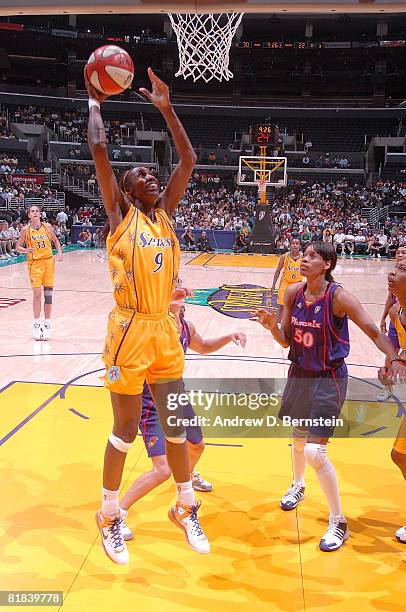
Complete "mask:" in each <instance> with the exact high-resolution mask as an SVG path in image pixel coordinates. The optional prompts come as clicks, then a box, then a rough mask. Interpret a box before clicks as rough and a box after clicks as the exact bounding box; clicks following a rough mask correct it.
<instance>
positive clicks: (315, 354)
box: [288, 283, 350, 372]
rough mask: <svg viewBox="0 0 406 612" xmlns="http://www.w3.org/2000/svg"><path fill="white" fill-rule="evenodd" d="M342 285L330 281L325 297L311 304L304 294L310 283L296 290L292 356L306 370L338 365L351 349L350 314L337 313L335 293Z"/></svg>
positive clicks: (292, 326)
mask: <svg viewBox="0 0 406 612" xmlns="http://www.w3.org/2000/svg"><path fill="white" fill-rule="evenodd" d="M338 286H339V285H337V284H336V283H330V284H329V285H328V287H327V289H326V292H325V294H324V295H323V297H322V298H320V299H319V300H316V301H315V302H311V303H310V304H308V303H307V302H306V298H305V295H304V292H305V289H306V285H304V286H302V287H301V288H300V289H299V291H298V292H297V294H296V297H295V301H294V303H293V308H292V314H291V323H290V351H289V356H288V358H289V359H290V360H291V361H292V362H293V363H295V364H296V365H297V366H298V367H299V368H302V369H303V370H311V371H313V372H323V371H325V370H331V369H336V368H338V367H339V366H340V365H341V364H342V363H343V361H344V359H345V358H346V357H347V356H348V354H349V352H350V342H349V333H348V317H347V316H344V317H336V316H335V315H334V313H333V296H334V292H335V290H336V289H337V287H338Z"/></svg>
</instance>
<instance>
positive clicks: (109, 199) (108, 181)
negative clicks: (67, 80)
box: [85, 75, 129, 234]
mask: <svg viewBox="0 0 406 612" xmlns="http://www.w3.org/2000/svg"><path fill="white" fill-rule="evenodd" d="M85 83H86V88H87V91H88V92H89V123H88V128H87V143H88V145H89V149H90V152H91V154H92V158H93V161H94V165H95V168H96V176H97V182H98V184H99V189H100V191H101V194H102V198H103V204H104V208H105V209H106V213H107V216H108V218H109V221H110V232H111V233H112V234H113V233H114V231H115V229H116V227H117V226H118V225H119V224H120V223H121V221H122V220H123V216H125V214H126V212H127V210H128V208H129V203H127V201H126V200H125V198H124V197H123V194H122V193H121V191H120V189H119V187H118V185H117V180H116V177H115V176H114V172H113V169H112V167H111V164H110V160H109V156H108V150H107V138H106V130H105V128H104V124H103V119H102V116H101V112H100V103H101V102H103V100H105V99H106V97H107V96H105V95H104V94H101V93H99V92H98V91H97V90H96V89H95V88H94V87H92V85H91V84H90V83H89V81H88V80H87V78H86V75H85Z"/></svg>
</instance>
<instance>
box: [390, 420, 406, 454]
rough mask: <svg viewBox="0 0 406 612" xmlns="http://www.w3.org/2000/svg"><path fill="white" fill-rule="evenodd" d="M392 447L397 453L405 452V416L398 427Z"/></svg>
mask: <svg viewBox="0 0 406 612" xmlns="http://www.w3.org/2000/svg"><path fill="white" fill-rule="evenodd" d="M393 448H394V449H395V451H397V452H398V453H404V454H406V417H403V419H402V422H401V424H400V427H399V431H398V437H397V438H396V440H395V444H394V445H393Z"/></svg>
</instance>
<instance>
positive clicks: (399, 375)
mask: <svg viewBox="0 0 406 612" xmlns="http://www.w3.org/2000/svg"><path fill="white" fill-rule="evenodd" d="M388 377H389V378H390V379H392V380H393V382H397V381H398V382H400V383H405V382H406V362H403V361H393V362H392V364H391V365H390V366H389V368H388Z"/></svg>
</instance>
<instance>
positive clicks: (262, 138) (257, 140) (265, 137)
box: [252, 123, 279, 146]
mask: <svg viewBox="0 0 406 612" xmlns="http://www.w3.org/2000/svg"><path fill="white" fill-rule="evenodd" d="M252 144H256V145H258V146H276V145H277V144H279V128H278V126H277V125H274V124H271V123H259V124H258V125H256V126H254V128H253V130H252Z"/></svg>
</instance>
